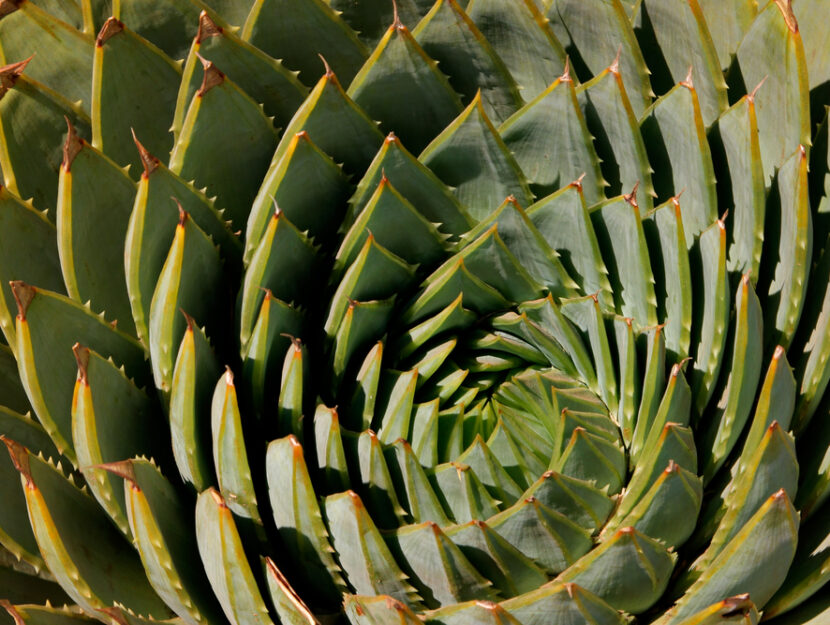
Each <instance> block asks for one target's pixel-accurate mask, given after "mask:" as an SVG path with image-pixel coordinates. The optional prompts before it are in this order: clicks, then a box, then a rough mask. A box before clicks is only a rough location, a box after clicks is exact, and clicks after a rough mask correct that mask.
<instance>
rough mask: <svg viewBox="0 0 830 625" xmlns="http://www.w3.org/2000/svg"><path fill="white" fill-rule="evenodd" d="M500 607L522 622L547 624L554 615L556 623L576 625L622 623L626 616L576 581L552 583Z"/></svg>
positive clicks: (529, 624)
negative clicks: (583, 624)
mask: <svg viewBox="0 0 830 625" xmlns="http://www.w3.org/2000/svg"><path fill="white" fill-rule="evenodd" d="M501 606H502V607H503V608H504V609H505V610H507V611H508V613H509V614H511V615H513V616H515V617H516V618H517V619H519V621H520V622H521V623H523V625H545V624H547V623H550V622H551V619H552V618H555V619H556V621H555V622H557V623H564V624H567V625H577V624H578V623H579V624H582V623H585V622H588V623H596V625H622V623H624V622H625V620H624V618H623V615H622V614H620V613H619V612H618V611H617V610H615V609H614V608H612V607H611V606H610V605H608V604H607V603H605V601H603V600H602V599H601V598H599V597H598V596H597V595H595V594H594V593H592V592H589V591H588V590H586V589H585V588H583V587H581V586H578V585H577V584H572V583H565V584H559V583H556V582H552V583H549V584H546V585H544V586H542V587H541V588H539V589H538V590H534V591H531V592H528V593H525V594H523V595H520V596H518V597H516V598H514V599H508V600H507V601H503V602H502V603H501Z"/></svg>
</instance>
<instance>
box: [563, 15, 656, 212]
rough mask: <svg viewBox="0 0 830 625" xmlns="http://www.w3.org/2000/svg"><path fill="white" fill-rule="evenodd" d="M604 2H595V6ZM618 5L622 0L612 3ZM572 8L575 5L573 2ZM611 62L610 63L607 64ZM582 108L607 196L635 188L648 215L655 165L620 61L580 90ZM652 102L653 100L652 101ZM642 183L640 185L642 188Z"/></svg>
mask: <svg viewBox="0 0 830 625" xmlns="http://www.w3.org/2000/svg"><path fill="white" fill-rule="evenodd" d="M596 1H604V0H591V2H592V3H594V4H595V3H596ZM611 1H612V2H618V0H611ZM569 2H570V4H574V3H573V2H572V1H571V0H569ZM605 62H607V61H605ZM576 95H577V97H578V98H579V105H580V107H582V113H583V115H584V116H585V121H586V123H587V124H588V131H589V132H590V133H591V135H592V136H593V137H594V146H595V148H596V151H597V156H598V157H599V159H600V164H601V167H602V177H603V178H604V179H605V181H606V182H607V183H608V187H607V188H606V190H605V193H606V195H609V196H614V195H619V194H620V193H622V192H623V190H624V189H631V188H633V187H634V186H635V185H638V186H637V189H636V198H637V204H638V206H640V207H641V208H642V209H643V212H644V213H646V214H647V213H648V212H649V211H650V210H651V209H652V208H654V201H653V199H652V198H653V196H654V188H653V187H652V184H651V173H652V169H651V165H650V164H649V161H648V154H647V153H646V146H645V143H644V142H643V136H642V134H641V133H640V125H639V123H638V121H637V120H638V117H637V115H636V113H635V110H637V109H632V104H631V103H630V102H629V99H628V93H627V91H626V87H625V85H624V84H623V79H622V76H621V75H620V66H619V61H618V60H615V61H614V62H613V63H612V64H611V65H610V66H609V67H608V68H607V69H605V70H603V71H602V72H600V73H598V74H597V76H596V77H595V78H594V79H592V80H591V81H590V82H586V83H584V84H582V85H580V86H579V87H578V88H577V90H576ZM649 101H650V99H649ZM638 183H639V184H638Z"/></svg>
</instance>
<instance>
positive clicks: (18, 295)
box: [9, 280, 37, 320]
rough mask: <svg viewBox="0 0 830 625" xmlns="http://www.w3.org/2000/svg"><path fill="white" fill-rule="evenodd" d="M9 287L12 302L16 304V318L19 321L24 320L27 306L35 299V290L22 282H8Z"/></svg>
mask: <svg viewBox="0 0 830 625" xmlns="http://www.w3.org/2000/svg"><path fill="white" fill-rule="evenodd" d="M9 286H11V287H12V295H14V301H15V302H17V316H18V318H19V319H21V320H25V319H26V311H27V310H29V304H31V303H32V300H33V299H34V298H35V294H36V293H37V289H35V287H33V286H29V285H28V284H26V283H25V282H23V281H22V280H12V281H11V282H9Z"/></svg>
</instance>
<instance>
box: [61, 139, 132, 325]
mask: <svg viewBox="0 0 830 625" xmlns="http://www.w3.org/2000/svg"><path fill="white" fill-rule="evenodd" d="M63 149H64V160H63V165H62V167H61V171H60V178H59V182H58V205H57V235H58V252H59V254H60V258H61V270H62V271H63V278H64V282H65V283H66V290H67V292H68V293H69V296H70V297H72V298H73V299H75V300H77V301H78V302H82V303H83V302H90V303H91V305H92V309H93V310H95V311H96V312H105V313H106V314H107V316H108V317H109V318H110V319H113V320H114V321H117V322H119V323H120V324H121V326H120V327H121V328H122V329H123V330H124V331H125V332H128V333H130V334H133V333H134V332H135V325H134V323H133V318H132V313H131V311H130V301H129V298H128V296H127V289H126V287H125V285H124V243H123V241H124V237H125V235H126V233H127V225H128V222H129V219H130V208H131V206H132V203H133V200H134V198H135V192H136V187H135V184H134V183H133V181H132V180H130V178H129V176H127V174H126V173H124V171H123V170H122V169H121V168H120V167H118V165H116V164H115V163H114V162H113V161H111V160H110V159H109V158H107V157H106V156H105V155H104V154H102V153H101V152H99V151H98V150H97V149H95V148H93V147H90V146H89V144H87V143H86V142H85V141H84V140H83V139H81V138H80V137H78V135H77V133H76V132H75V129H74V128H73V127H72V125H71V124H69V132H68V135H67V138H66V143H65V144H64V148H63ZM99 184H101V185H104V187H106V189H107V193H105V194H104V193H101V192H100V190H99V187H98V185H99ZM104 232H105V233H106V235H105V236H102V233H104Z"/></svg>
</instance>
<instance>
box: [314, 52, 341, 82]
mask: <svg viewBox="0 0 830 625" xmlns="http://www.w3.org/2000/svg"><path fill="white" fill-rule="evenodd" d="M317 56H319V57H320V60H321V61H323V68H324V70H325V72H324V75H325V77H326V80H334V81H337V76H335V75H334V72H333V71H332V69H331V66H330V65H329V62H328V61H327V60H326V57H324V56H323V55H322V54H318V55H317Z"/></svg>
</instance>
